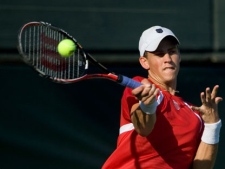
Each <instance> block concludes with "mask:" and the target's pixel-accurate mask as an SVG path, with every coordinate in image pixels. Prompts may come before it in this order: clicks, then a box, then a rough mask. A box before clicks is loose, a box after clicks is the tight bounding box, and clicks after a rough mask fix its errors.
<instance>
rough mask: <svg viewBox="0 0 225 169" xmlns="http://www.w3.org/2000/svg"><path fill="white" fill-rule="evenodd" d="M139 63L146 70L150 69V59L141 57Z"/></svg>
mask: <svg viewBox="0 0 225 169" xmlns="http://www.w3.org/2000/svg"><path fill="white" fill-rule="evenodd" d="M139 62H140V64H141V66H142V67H143V68H144V69H146V70H148V69H149V64H148V59H147V58H146V57H143V56H141V57H140V58H139Z"/></svg>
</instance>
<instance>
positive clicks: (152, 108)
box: [139, 100, 158, 114]
mask: <svg viewBox="0 0 225 169" xmlns="http://www.w3.org/2000/svg"><path fill="white" fill-rule="evenodd" d="M139 105H140V108H141V110H142V111H143V112H144V113H146V114H155V112H156V108H157V106H158V103H157V101H156V100H154V101H153V102H152V103H151V104H149V105H145V104H144V103H143V102H142V101H139Z"/></svg>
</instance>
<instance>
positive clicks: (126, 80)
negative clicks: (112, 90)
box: [118, 75, 142, 89]
mask: <svg viewBox="0 0 225 169" xmlns="http://www.w3.org/2000/svg"><path fill="white" fill-rule="evenodd" d="M118 81H119V83H120V84H121V85H123V86H127V87H130V88H132V89H134V88H136V87H138V86H141V85H142V83H140V82H137V81H135V80H133V79H131V78H129V77H126V76H123V75H119V80H118Z"/></svg>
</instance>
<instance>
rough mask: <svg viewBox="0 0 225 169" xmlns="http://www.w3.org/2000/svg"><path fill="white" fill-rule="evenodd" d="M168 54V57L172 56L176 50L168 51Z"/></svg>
mask: <svg viewBox="0 0 225 169" xmlns="http://www.w3.org/2000/svg"><path fill="white" fill-rule="evenodd" d="M168 53H169V55H173V54H176V53H177V50H176V49H173V50H169V51H168Z"/></svg>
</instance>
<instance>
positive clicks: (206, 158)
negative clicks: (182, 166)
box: [192, 141, 218, 169]
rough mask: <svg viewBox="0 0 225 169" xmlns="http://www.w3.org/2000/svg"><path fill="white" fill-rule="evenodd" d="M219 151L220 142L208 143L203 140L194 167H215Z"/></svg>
mask: <svg viewBox="0 0 225 169" xmlns="http://www.w3.org/2000/svg"><path fill="white" fill-rule="evenodd" d="M217 151H218V144H207V143H204V142H202V141H201V143H200V145H199V147H198V150H197V153H196V156H195V158H194V161H193V167H192V169H203V168H204V169H212V168H213V167H214V164H215V161H216V156H217Z"/></svg>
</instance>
